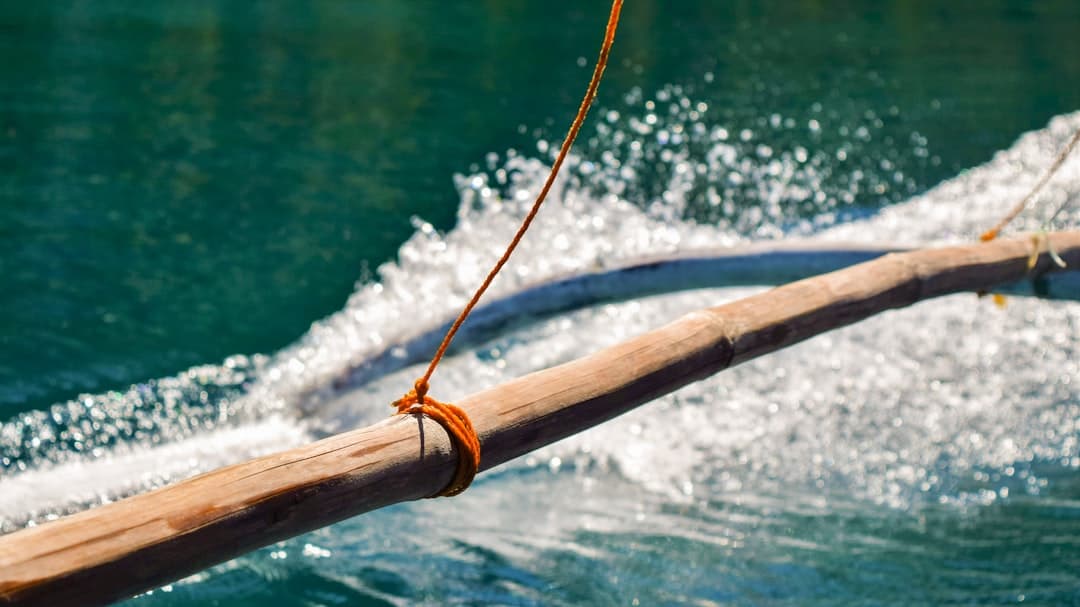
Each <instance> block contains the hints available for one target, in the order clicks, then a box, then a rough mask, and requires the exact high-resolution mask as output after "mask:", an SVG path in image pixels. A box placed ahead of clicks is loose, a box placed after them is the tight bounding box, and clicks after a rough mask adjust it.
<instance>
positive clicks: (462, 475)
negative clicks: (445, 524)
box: [393, 377, 480, 497]
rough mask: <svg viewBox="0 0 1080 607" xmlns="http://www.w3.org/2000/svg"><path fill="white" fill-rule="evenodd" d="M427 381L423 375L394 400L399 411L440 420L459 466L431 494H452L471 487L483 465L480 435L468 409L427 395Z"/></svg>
mask: <svg viewBox="0 0 1080 607" xmlns="http://www.w3.org/2000/svg"><path fill="white" fill-rule="evenodd" d="M427 392H428V383H427V380H425V379H424V378H422V377H421V378H420V379H418V380H416V383H415V384H413V389H412V390H409V391H408V392H407V393H406V394H405V396H402V397H401V398H399V399H398V400H396V401H394V402H393V406H394V407H396V408H397V413H398V415H416V416H420V417H422V416H425V415H426V416H427V417H429V418H431V419H432V420H434V421H435V422H438V424H439V425H440V426H442V427H443V429H445V430H446V433H447V434H449V435H450V441H451V442H452V443H453V444H454V447H455V448H456V449H457V452H458V461H457V468H456V469H455V470H454V476H453V478H451V479H450V482H449V483H447V485H446V486H445V487H443V488H442V489H440V490H439V491H438V492H437V493H435V494H434V495H432V496H431V497H453V496H455V495H457V494H459V493H461V492H462V491H465V490H466V489H468V488H469V485H471V484H472V481H473V478H475V477H476V473H477V471H478V470H479V469H480V437H478V436H477V435H476V430H475V429H473V425H472V422H471V421H469V416H468V415H466V413H465V410H464V409H462V408H461V407H458V406H456V405H452V404H450V403H443V402H440V401H437V400H435V399H434V398H431V397H430V396H428V395H427Z"/></svg>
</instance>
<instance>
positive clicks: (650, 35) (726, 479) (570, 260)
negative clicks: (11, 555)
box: [0, 0, 1080, 605]
mask: <svg viewBox="0 0 1080 607" xmlns="http://www.w3.org/2000/svg"><path fill="white" fill-rule="evenodd" d="M607 8H608V7H607V6H605V5H604V3H602V2H601V3H591V4H589V5H585V4H582V3H577V2H573V3H572V2H555V3H551V2H548V3H530V2H514V3H491V2H489V3H435V2H409V3H405V2H354V3H347V2H313V3H311V2H309V3H301V2H264V3H260V4H258V5H255V6H250V7H247V6H240V5H235V4H232V3H212V2H208V3H195V4H185V3H173V4H167V3H136V2H100V3H94V4H76V3H62V2H45V3H36V4H25V3H24V4H18V3H9V4H6V5H3V6H0V57H2V58H3V61H0V266H2V271H0V305H2V309H3V311H4V314H3V315H2V316H0V423H2V425H0V529H3V530H5V531H6V530H11V529H14V528H18V527H19V526H22V525H25V524H27V522H28V521H31V520H44V519H47V518H49V517H51V516H55V515H56V514H59V513H62V512H68V511H71V510H75V509H79V508H83V507H85V506H86V505H88V504H92V503H98V502H102V501H108V500H111V499H115V498H116V497H118V496H120V495H124V494H127V493H130V492H132V491H137V490H141V489H145V488H146V487H150V486H156V485H158V484H161V483H163V482H167V481H169V480H174V479H177V478H181V477H183V476H185V475H188V474H192V473H195V472H198V471H200V470H205V469H207V468H209V467H213V466H215V465H220V464H222V463H226V462H228V461H235V460H236V459H239V458H243V457H247V456H250V455H253V454H255V453H261V452H264V451H266V450H268V449H271V448H280V447H281V446H285V445H288V444H295V443H298V442H302V441H305V440H310V439H311V438H312V437H313V436H315V435H317V434H319V433H320V432H323V431H326V430H328V429H336V428H337V427H341V426H346V425H350V424H353V423H362V422H363V421H367V420H371V419H377V418H378V417H380V416H382V415H384V414H385V413H386V410H385V407H384V406H383V403H384V402H388V401H389V400H390V398H391V397H393V396H395V395H396V393H397V392H400V391H401V389H402V388H401V386H403V385H408V383H409V382H408V378H409V377H411V376H412V375H415V372H414V371H413V370H407V371H405V372H403V373H401V374H397V375H395V376H391V377H388V378H386V379H385V380H384V381H381V382H377V383H376V384H375V385H373V386H370V387H367V388H365V389H364V390H363V391H362V393H361V394H359V395H357V396H356V404H355V406H353V407H352V408H351V409H348V410H342V408H341V405H340V403H335V404H334V406H329V405H325V406H324V405H321V404H320V403H319V402H315V403H303V404H304V407H303V408H301V407H300V404H301V403H300V401H301V396H300V395H303V394H307V393H309V391H310V390H311V389H313V388H318V387H319V386H325V385H328V384H329V383H330V378H332V377H334V376H335V374H338V373H340V372H341V371H342V369H343V368H346V367H347V366H348V365H349V364H352V363H355V362H356V361H357V360H362V359H363V357H364V356H365V354H368V353H370V352H371V351H372V349H373V348H375V347H376V346H378V345H379V344H380V343H384V342H386V341H393V339H395V338H396V337H399V336H400V335H402V334H403V331H405V330H406V329H407V328H408V326H409V324H410V323H411V322H414V321H415V320H416V319H418V318H419V319H437V318H441V316H442V315H443V314H446V313H449V312H450V311H452V310H453V308H454V307H455V305H456V303H457V301H458V300H460V299H461V297H463V296H465V294H466V293H467V291H468V289H469V288H470V287H471V286H472V284H473V283H474V282H475V278H476V275H478V274H480V273H481V272H482V271H483V266H484V264H485V263H487V260H488V259H489V258H490V257H491V255H493V254H494V252H493V251H491V250H489V248H492V249H493V248H497V243H501V242H502V241H503V240H505V238H506V237H507V236H508V234H509V233H510V230H511V229H512V225H513V224H514V222H515V221H516V219H517V217H519V216H520V211H521V205H522V204H523V200H524V199H527V198H528V195H529V194H530V193H531V192H533V191H535V188H536V185H537V182H538V181H539V179H540V176H541V175H542V174H543V165H544V163H545V162H546V161H549V159H550V155H551V152H552V148H553V147H555V146H557V145H558V143H559V141H560V138H561V136H562V134H563V133H564V130H565V128H566V124H567V122H568V120H569V119H570V117H571V115H572V113H573V110H574V109H575V108H576V106H577V103H578V101H579V98H580V94H581V91H582V90H583V88H584V85H585V82H586V80H587V78H588V74H589V70H590V69H591V65H592V61H593V60H594V55H595V52H596V49H597V47H598V44H599V37H600V33H601V29H602V25H603V22H604V17H605V16H606V11H607ZM1077 31H1080V5H1078V4H1077V3H1075V2H1072V1H1069V0H1062V1H1058V2H1054V1H1048V2H1041V3H1037V4H1033V3H1025V2H1006V1H1000V2H998V1H995V2H956V3H951V4H948V5H947V6H945V5H941V6H934V5H931V4H929V3H908V2H837V3H828V4H824V3H818V2H731V3H710V2H678V3H662V2H647V1H639V0H635V1H633V2H631V3H629V4H628V5H627V7H626V9H625V10H624V15H623V22H622V24H621V26H620V33H619V37H618V39H617V42H616V48H615V52H614V55H613V57H614V60H613V61H614V63H613V65H612V66H610V67H609V69H608V72H607V74H606V78H605V81H604V84H603V86H602V87H601V91H600V97H599V99H598V102H597V109H596V110H594V113H593V115H592V116H591V117H590V122H589V123H588V125H587V127H586V130H585V132H584V133H583V136H582V139H581V140H580V143H579V146H578V148H577V152H578V154H577V156H576V157H575V158H574V159H573V161H572V162H571V165H572V166H571V167H569V168H570V169H571V170H570V174H569V175H568V176H567V179H565V180H564V182H563V185H562V186H561V188H560V189H559V192H558V193H557V196H556V198H555V199H553V201H552V203H553V204H552V205H551V206H552V208H551V209H547V210H546V211H545V213H546V214H545V215H543V216H542V219H544V220H545V221H546V222H547V223H546V227H540V229H539V230H538V231H537V232H536V233H535V234H532V235H531V236H530V239H531V240H530V244H529V245H528V246H529V247H530V248H529V249H527V250H526V251H522V253H521V254H520V255H519V256H518V257H516V258H515V262H516V263H518V264H519V265H518V267H517V268H516V269H515V270H514V273H513V274H511V275H510V276H509V277H508V278H506V279H505V280H504V284H503V286H502V287H500V288H502V289H509V288H511V287H512V286H513V285H514V284H522V283H524V282H528V281H531V280H535V279H537V278H541V277H543V276H548V275H551V274H553V273H556V272H558V271H564V270H574V269H580V268H585V267H592V266H594V265H595V264H598V263H599V264H605V263H612V262H614V261H615V260H617V259H621V258H625V257H628V256H632V255H634V254H638V253H654V252H661V251H663V252H667V251H675V250H680V249H687V248H693V247H695V246H703V245H707V244H717V243H722V244H737V243H740V242H747V241H755V240H766V239H777V238H783V237H787V236H792V235H799V236H807V237H811V238H818V239H828V238H833V239H847V240H852V239H856V240H858V239H861V240H871V241H880V240H900V241H904V242H909V243H923V242H935V241H941V240H949V239H955V238H968V239H970V238H971V237H972V236H973V235H974V234H975V233H977V231H978V230H979V229H980V228H984V227H986V225H987V224H989V223H992V221H993V219H995V218H996V217H997V215H998V214H1000V213H1001V212H1002V210H1003V209H1005V208H1006V207H1007V206H1008V205H1009V204H1010V203H1011V202H1013V201H1014V200H1015V199H1017V198H1018V197H1019V195H1022V193H1023V190H1024V188H1025V187H1026V184H1030V183H1031V182H1033V181H1034V180H1035V179H1036V178H1037V177H1038V175H1039V174H1040V173H1041V171H1042V170H1044V168H1045V167H1046V166H1047V165H1048V164H1049V158H1050V157H1051V155H1052V153H1053V152H1054V150H1055V149H1056V148H1057V147H1059V146H1060V145H1061V143H1063V142H1064V140H1065V138H1066V137H1067V136H1068V134H1069V133H1070V130H1075V129H1076V128H1077V127H1078V126H1080V118H1078V117H1077V115H1076V114H1071V112H1075V111H1076V110H1077V109H1078V108H1080V86H1078V85H1077V82H1080V36H1077V35H1076V32H1077ZM1055 117H1057V118H1055ZM1052 120H1053V122H1051V121H1052ZM1048 123H1049V124H1050V126H1049V127H1048V126H1047V125H1048ZM1033 130H1034V131H1036V132H1035V133H1033V134H1031V135H1029V136H1027V137H1025V138H1024V139H1022V140H1020V142H1019V143H1016V144H1015V145H1014V142H1016V140H1017V138H1018V137H1019V136H1020V135H1021V134H1022V133H1024V132H1027V131H1033ZM980 165H981V166H980ZM976 167H977V168H976ZM1070 167H1072V168H1070ZM1075 167H1076V164H1075V163H1073V164H1072V165H1069V166H1067V167H1066V168H1065V169H1064V171H1063V175H1062V176H1061V177H1060V178H1059V179H1058V180H1057V181H1056V182H1055V183H1054V184H1052V188H1051V191H1050V192H1048V194H1047V196H1046V197H1045V199H1044V206H1045V205H1049V204H1051V203H1054V202H1056V201H1058V202H1060V201H1065V200H1069V199H1071V198H1070V197H1072V198H1075V197H1076V195H1077V192H1078V190H1080V175H1078V170H1080V169H1076V168H1075ZM943 181H944V182H945V183H944V185H942V186H940V187H936V188H935V186H937V184H939V183H941V182H943ZM931 188H933V189H931ZM414 218H417V219H414ZM545 218H546V219H545ZM583 218H588V219H587V220H583ZM1075 220H1076V217H1075V215H1072V216H1069V217H1066V218H1065V222H1064V223H1065V224H1066V225H1073V226H1075V225H1076V221H1075ZM1032 221H1034V220H1032ZM1070 221H1071V223H1069V222H1070ZM1029 225H1037V221H1036V222H1035V223H1031V222H1029ZM538 227H539V226H538ZM489 245H490V246H489ZM553 252H554V253H553ZM553 257H557V258H558V259H557V260H553V259H552V258H553ZM384 264H385V265H384ZM380 266H382V269H381V270H379V271H377V268H380ZM411 281H421V282H423V283H424V284H427V285H430V287H431V290H432V292H434V293H439V294H440V295H439V297H438V298H437V301H420V300H416V299H415V298H411V296H410V295H409V292H410V289H408V288H405V286H404V285H406V284H408V283H409V282H411ZM744 292H745V291H744V290H731V289H725V290H719V291H710V292H707V293H691V294H681V295H677V296H668V297H660V298H652V299H649V300H643V301H640V302H630V303H627V304H620V305H617V306H604V307H600V308H597V309H592V310H586V311H582V312H580V313H575V314H571V315H567V316H565V317H561V318H556V319H552V320H548V321H544V322H541V323H537V324H536V325H532V326H528V327H522V328H519V329H517V330H515V331H514V332H513V333H510V334H507V335H506V336H503V337H500V338H499V339H497V340H496V341H495V342H492V343H488V344H483V345H481V346H478V347H475V348H473V349H471V350H469V351H467V352H465V353H463V354H462V355H461V356H459V357H457V358H455V359H454V360H453V361H451V364H449V365H448V367H447V369H446V370H444V371H440V373H444V374H445V377H444V378H443V379H441V380H439V381H442V382H445V385H446V388H444V389H445V390H446V391H447V392H449V393H453V392H454V391H455V390H456V391H457V393H458V394H463V393H465V392H468V391H471V390H470V388H471V387H474V386H475V385H477V383H478V382H490V383H494V382H497V381H500V380H501V379H505V378H507V377H513V376H515V375H519V374H521V373H524V372H527V371H528V370H530V369H533V368H536V367H538V366H544V365H547V364H554V363H555V362H559V361H561V360H565V359H566V358H570V357H574V356H579V355H581V354H584V353H586V352H589V351H592V350H594V349H596V348H598V347H600V346H601V345H603V344H604V343H608V342H610V341H612V340H615V339H618V338H619V337H625V336H628V335H630V334H633V333H634V332H637V331H641V330H644V329H646V328H648V327H651V326H655V325H657V324H660V323H662V322H664V321H666V320H670V319H671V318H674V316H675V315H677V314H678V313H680V312H682V311H687V310H690V309H693V308H695V307H700V306H704V305H710V304H713V303H716V302H717V301H721V300H724V299H727V298H731V297H735V296H738V295H740V294H742V293H744ZM613 319H614V320H615V321H616V325H617V326H619V327H620V329H619V331H616V332H615V333H617V334H607V333H605V331H602V330H601V329H600V327H602V326H610V325H611V321H612V320H613ZM313 323H315V324H314V325H313ZM873 323H876V324H873ZM873 323H872V324H870V325H868V326H867V327H865V328H854V329H850V330H846V331H844V332H841V333H838V334H837V335H836V336H835V337H833V336H830V337H826V338H822V339H819V340H815V341H813V342H810V343H808V344H805V345H804V346H800V347H799V348H796V349H793V350H792V351H791V352H790V353H783V354H781V355H779V356H777V357H775V358H772V359H770V360H768V361H763V362H761V363H760V364H755V365H748V366H747V367H745V368H744V369H740V370H737V371H736V372H735V373H732V374H729V375H728V376H723V377H720V378H717V379H715V380H710V382H705V383H704V384H702V385H699V386H696V387H693V388H691V389H689V390H687V391H684V392H682V393H680V395H679V396H676V397H670V398H668V399H664V400H662V401H660V402H658V403H655V404H653V405H650V406H648V407H645V408H643V409H642V410H640V411H637V412H635V413H634V414H632V415H630V416H627V417H625V418H621V419H620V420H617V421H616V422H614V423H613V424H610V425H609V426H607V427H605V428H602V429H599V430H598V431H596V432H592V433H586V434H585V435H583V436H582V437H579V438H575V439H572V440H571V441H568V442H567V443H564V444H562V445H559V446H556V447H553V448H551V449H548V450H545V451H544V452H542V453H540V454H538V455H537V456H535V457H532V458H528V460H527V461H521V462H518V463H516V464H512V465H510V466H507V467H506V468H505V469H503V470H502V471H501V472H495V473H493V474H491V475H488V477H486V478H485V479H484V480H483V481H482V482H481V483H480V484H479V485H478V486H477V487H476V488H475V489H474V490H472V491H470V492H469V494H466V495H465V496H462V497H461V498H459V499H457V500H454V501H448V500H438V501H434V502H430V503H428V502H425V503H422V504H410V505H404V506H400V507H396V508H392V509H389V510H387V511H384V512H380V513H376V514H373V515H369V516H365V517H360V518H358V519H355V520H352V521H348V522H345V523H342V524H340V525H337V526H334V527H332V528H330V529H327V530H323V531H320V532H317V533H314V534H310V535H309V536H305V537H303V538H298V539H297V540H294V541H290V542H285V543H283V544H281V545H278V546H273V547H270V548H267V549H266V550H264V551H260V552H258V553H255V554H253V555H250V556H247V557H244V558H241V559H238V560H236V561H233V562H232V563H230V564H227V565H224V566H221V567H218V568H215V569H212V570H210V571H208V572H206V573H203V574H200V575H199V576H196V577H195V578H192V579H189V580H187V581H185V582H183V583H180V584H175V585H173V586H172V587H170V588H168V589H166V590H165V591H157V592H155V593H153V594H152V595H148V596H144V597H141V598H140V599H137V601H136V602H141V603H147V604H228V605H238V604H249V603H250V604H263V603H265V602H267V601H269V600H273V601H275V602H276V603H280V604H298V605H299V604H305V605H308V604H365V603H366V604H385V603H405V604H410V603H423V602H426V603H431V604H443V603H447V602H458V603H466V604H478V603H487V604H630V603H632V602H633V601H634V600H635V599H637V600H638V601H639V602H640V603H642V604H656V603H661V604H663V603H668V604H685V603H696V604H724V603H737V604H835V603H859V604H912V603H934V604H940V603H961V604H997V603H1004V602H1017V601H1024V602H1028V603H1032V602H1034V603H1039V602H1042V603H1046V604H1066V603H1075V602H1080V576H1077V575H1076V573H1075V572H1076V571H1077V568H1078V566H1080V485H1078V482H1077V479H1078V477H1077V475H1076V469H1077V467H1078V466H1080V452H1078V448H1077V441H1078V439H1080V433H1078V431H1077V421H1078V419H1080V418H1078V415H1077V413H1078V408H1080V402H1078V398H1077V396H1076V394H1077V390H1076V385H1077V383H1076V382H1077V381H1080V368H1078V366H1077V362H1076V361H1077V360H1078V359H1080V356H1078V354H1080V353H1078V349H1080V348H1078V345H1077V335H1078V334H1080V331H1078V328H1080V312H1078V310H1077V307H1076V306H1075V305H1070V304H1053V305H1048V304H1045V303H1040V302H1026V301H1017V302H1014V303H1013V305H1012V306H1011V307H1010V309H1009V310H1008V311H1007V312H1005V313H1004V314H998V313H996V312H993V311H990V310H987V309H985V308H983V307H980V306H979V305H978V304H976V303H974V302H973V301H970V300H967V299H957V298H954V299H949V300H946V301H945V302H939V303H935V304H932V305H929V306H920V307H918V308H916V309H915V310H911V311H905V312H901V313H897V314H895V315H891V316H889V317H887V318H886V319H884V320H878V321H873ZM916 327H917V328H918V330H915V328H916ZM942 336H946V337H944V338H943V337H942ZM823 378H828V379H823ZM718 413H719V414H721V415H720V416H719V418H716V416H717V414H718ZM703 419H708V420H709V421H708V423H704V422H703ZM673 444H678V445H679V447H678V448H677V449H675V448H672V445H673ZM417 511H421V512H423V513H425V514H427V515H428V516H429V517H430V521H429V522H421V523H417V522H416V519H415V518H413V516H412V515H413V514H415V512H417ZM478 512H480V513H482V516H477V513H478ZM418 569H419V570H420V571H419V572H418Z"/></svg>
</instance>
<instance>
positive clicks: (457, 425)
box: [393, 0, 623, 497]
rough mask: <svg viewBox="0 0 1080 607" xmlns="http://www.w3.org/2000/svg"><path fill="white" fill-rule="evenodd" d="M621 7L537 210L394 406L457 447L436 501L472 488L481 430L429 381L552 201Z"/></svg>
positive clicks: (615, 3) (614, 10) (611, 19)
mask: <svg viewBox="0 0 1080 607" xmlns="http://www.w3.org/2000/svg"><path fill="white" fill-rule="evenodd" d="M622 4H623V0H612V3H611V14H610V16H608V22H607V29H606V30H605V32H604V42H603V44H602V45H601V46H600V58H599V59H597V61H596V68H595V69H594V70H593V74H592V79H591V80H590V81H589V88H588V89H586V91H585V98H584V99H582V100H581V106H580V107H578V111H577V115H576V116H575V117H574V121H573V122H572V123H571V124H570V131H569V132H568V133H567V135H566V139H565V140H564V141H563V144H562V147H561V148H560V149H559V155H558V156H556V157H555V163H554V164H553V165H551V172H550V173H548V177H547V181H545V182H544V187H543V188H541V190H540V194H539V195H537V197H536V201H535V202H533V206H532V208H531V209H530V210H529V213H528V214H527V215H526V216H525V219H524V220H523V221H522V222H521V226H520V227H519V228H518V230H517V233H516V234H514V238H513V240H511V241H510V245H509V246H507V247H506V251H505V252H504V253H503V254H502V257H500V258H499V261H498V262H496V263H495V267H493V268H492V269H491V271H490V272H488V275H487V278H485V279H484V282H483V283H482V284H481V285H480V288H478V289H477V290H476V293H474V294H473V296H472V299H470V300H469V303H468V304H466V305H465V308H464V309H463V310H462V311H461V314H459V315H458V317H457V319H456V320H455V321H454V324H452V325H451V326H450V330H449V331H447V332H446V336H445V337H443V340H442V343H441V344H439V349H438V350H436V351H435V356H434V357H432V359H431V363H430V364H429V365H428V368H427V371H426V372H425V373H424V375H423V377H421V378H420V379H417V380H416V383H415V384H414V388H413V389H412V390H410V391H409V392H408V393H407V394H405V396H403V397H402V398H400V399H398V400H396V401H394V403H393V406H395V407H397V410H398V414H405V413H413V414H418V415H427V416H428V417H430V418H431V419H433V420H435V421H437V422H439V424H441V425H442V426H443V428H445V429H446V431H447V432H448V433H449V434H450V438H451V440H452V441H453V442H454V444H455V446H456V447H457V448H458V466H457V470H456V471H455V472H454V478H453V479H452V480H451V481H450V484H448V485H447V486H446V487H444V488H443V489H442V490H441V491H439V493H437V494H436V496H447V497H449V496H453V495H457V494H458V493H461V492H462V491H464V490H465V489H466V488H468V486H469V484H470V483H471V482H472V479H473V477H474V476H476V471H477V469H478V468H479V466H480V439H479V438H478V437H477V435H476V431H475V430H473V427H472V423H471V422H470V421H469V417H468V416H467V415H466V414H465V411H464V410H462V409H461V408H459V407H456V406H454V405H451V404H448V403H441V402H439V401H437V400H435V399H433V398H431V397H429V396H427V391H428V382H429V381H430V380H431V375H432V373H434V372H435V367H437V366H438V365H439V361H441V360H442V357H443V355H444V354H446V349H447V348H448V347H450V342H451V341H452V340H453V339H454V335H455V334H457V332H458V329H460V328H461V325H462V323H464V322H465V319H466V318H467V317H468V316H469V313H471V312H472V311H473V308H475V307H476V304H477V302H479V301H480V297H481V296H482V295H483V294H484V291H487V288H488V286H490V285H491V281H492V280H494V279H495V275H496V274H498V273H499V270H501V269H502V267H503V266H504V265H506V262H507V261H508V260H509V259H510V255H511V253H513V252H514V249H515V248H517V246H518V243H519V242H521V238H522V237H523V236H524V235H525V231H526V230H528V229H529V225H531V224H532V221H533V219H534V218H535V217H536V214H537V212H538V211H539V210H540V205H542V204H543V203H544V199H545V198H547V195H548V191H550V190H551V186H552V184H554V183H555V177H556V176H557V175H558V174H559V169H560V168H561V167H562V164H563V161H564V160H566V155H567V153H569V152H570V146H572V145H573V144H574V139H576V138H577V135H578V131H580V130H581V125H582V123H583V122H585V116H586V114H588V113H589V106H591V105H592V102H593V99H594V98H595V97H596V90H597V88H598V87H599V86H600V78H601V76H603V74H604V68H605V67H607V61H608V55H609V54H610V52H611V45H612V43H613V42H614V41H615V28H616V27H617V26H618V24H619V13H620V12H621V11H622Z"/></svg>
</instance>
